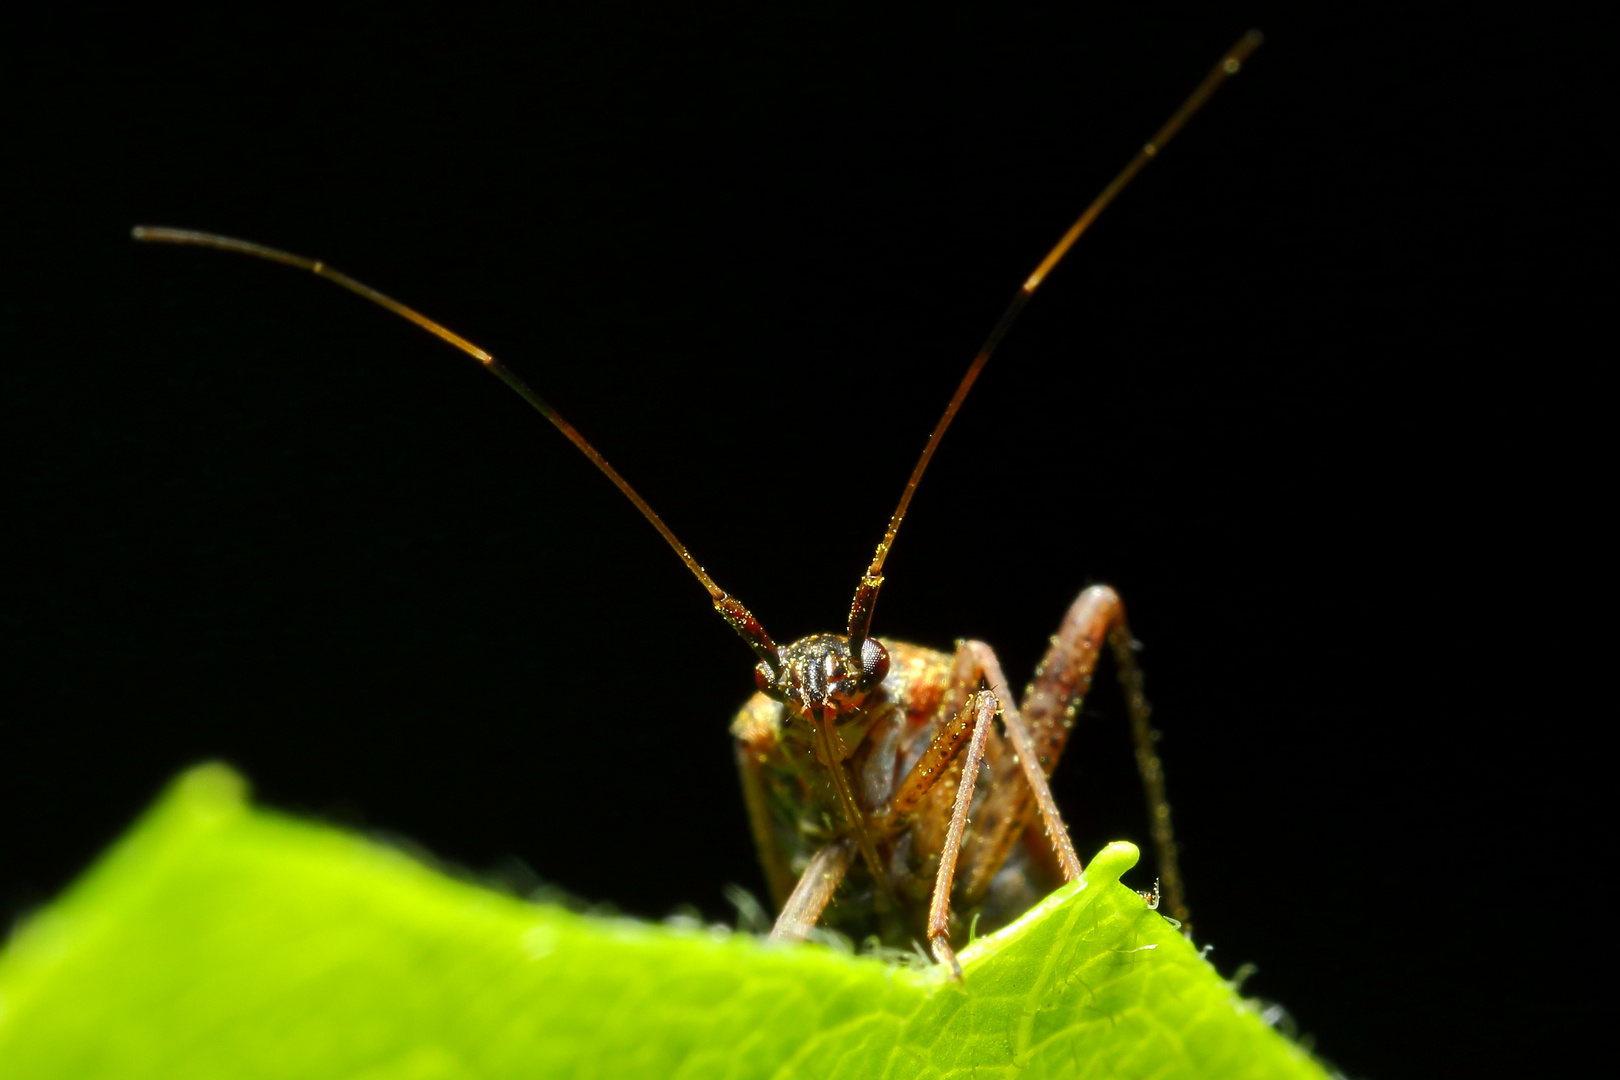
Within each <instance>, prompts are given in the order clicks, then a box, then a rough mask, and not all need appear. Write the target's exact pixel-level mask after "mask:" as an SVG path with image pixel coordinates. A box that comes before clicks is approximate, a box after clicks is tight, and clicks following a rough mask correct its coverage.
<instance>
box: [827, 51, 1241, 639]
mask: <svg viewBox="0 0 1620 1080" xmlns="http://www.w3.org/2000/svg"><path fill="white" fill-rule="evenodd" d="M1263 40H1264V38H1263V37H1262V35H1261V33H1260V31H1258V30H1250V31H1249V32H1248V33H1246V34H1244V35H1243V36H1242V37H1241V38H1239V39H1238V42H1237V44H1236V45H1233V46H1232V48H1231V49H1229V50H1227V52H1226V55H1224V56H1222V57H1221V58H1220V60H1219V61H1217V62H1216V64H1215V66H1214V67H1213V68H1211V69H1210V72H1209V74H1208V75H1206V76H1204V81H1203V82H1201V83H1199V84H1198V88H1197V89H1196V90H1194V91H1193V92H1192V93H1191V94H1190V95H1189V96H1188V98H1187V100H1186V101H1184V102H1182V103H1181V107H1180V108H1179V109H1177V110H1176V111H1175V112H1174V113H1172V114H1171V116H1170V119H1168V120H1166V121H1165V122H1164V126H1163V127H1161V128H1159V130H1158V131H1157V132H1155V133H1154V135H1153V138H1151V139H1149V140H1148V141H1147V142H1146V143H1145V144H1143V146H1142V148H1141V149H1140V150H1138V151H1137V152H1136V156H1135V157H1133V158H1131V160H1130V162H1129V163H1128V164H1127V165H1126V166H1125V167H1124V168H1123V169H1121V170H1120V171H1119V173H1118V175H1116V176H1115V177H1114V178H1113V179H1112V180H1111V181H1109V183H1108V186H1107V187H1105V188H1103V190H1102V194H1100V195H1098V196H1097V197H1096V198H1095V199H1093V200H1092V201H1091V205H1090V206H1088V207H1086V209H1085V212H1084V213H1083V214H1081V215H1080V216H1079V218H1077V219H1076V220H1075V223H1074V224H1073V225H1071V226H1069V231H1068V232H1066V233H1064V234H1063V239H1061V240H1059V241H1058V242H1057V244H1056V246H1054V247H1053V248H1052V250H1051V251H1049V252H1047V253H1046V258H1044V259H1042V260H1041V263H1040V265H1039V266H1037V267H1036V268H1035V271H1034V273H1032V274H1030V275H1029V277H1028V278H1027V279H1026V280H1025V281H1024V284H1023V286H1022V287H1021V288H1020V289H1019V290H1018V292H1017V294H1016V295H1015V296H1014V297H1013V298H1012V303H1010V304H1008V305H1007V310H1006V311H1004V312H1002V314H1001V318H1000V319H999V320H997V322H996V325H995V326H994V327H992V328H991V330H990V336H989V337H987V338H985V339H984V344H983V345H981V346H979V352H978V355H976V356H975V357H974V358H973V363H971V364H969V365H968V369H967V374H965V375H963V376H962V381H961V382H960V383H959V384H957V387H956V393H955V394H952V395H951V400H950V403H949V404H948V405H946V406H945V413H944V415H943V416H941V417H940V419H939V423H938V424H935V425H934V431H933V433H932V434H931V435H929V436H928V443H927V445H926V446H924V447H923V451H922V456H921V457H919V458H918V459H917V464H916V467H915V468H913V469H912V470H911V478H910V479H909V480H907V481H906V486H905V490H903V491H902V492H901V493H900V504H899V505H898V506H896V507H895V510H894V514H893V516H892V517H890V518H889V528H888V531H887V532H885V533H884V534H883V541H882V542H881V543H879V544H878V546H877V551H876V553H875V554H873V556H872V562H871V564H870V565H869V566H867V568H866V573H865V574H863V575H861V583H860V584H859V585H858V586H856V588H855V598H854V599H853V600H852V601H851V602H850V605H849V649H850V655H851V656H859V655H861V645H862V643H863V642H864V641H865V640H866V637H867V635H868V633H869V631H870V629H871V625H872V609H873V608H874V607H875V606H876V605H877V594H878V589H879V588H881V587H882V585H883V563H884V560H885V559H887V558H888V557H889V549H890V548H892V547H893V546H894V537H895V534H896V533H898V532H899V531H900V522H901V520H902V519H903V518H904V517H905V516H906V510H907V509H908V508H910V506H911V496H912V495H913V494H915V493H916V491H917V483H918V482H919V481H920V480H921V479H922V475H923V473H924V472H926V471H927V469H928V463H929V462H930V461H931V460H933V457H934V449H935V448H936V447H937V446H939V440H940V439H941V438H943V437H944V435H945V431H946V429H947V428H949V427H950V426H951V421H952V420H954V419H955V418H956V413H957V410H958V409H960V408H961V407H962V401H963V399H964V398H966V397H967V395H968V391H969V390H971V389H973V384H974V382H975V381H977V379H978V378H979V372H980V371H982V370H983V369H984V365H985V362H986V361H987V360H989V359H990V354H991V353H993V352H995V350H996V346H998V345H1000V344H1001V339H1002V338H1004V337H1006V336H1007V331H1008V329H1010V328H1011V327H1012V324H1013V323H1014V322H1015V321H1017V319H1018V316H1019V314H1020V313H1021V312H1022V311H1023V310H1024V305H1025V304H1027V303H1029V298H1030V297H1031V296H1032V295H1033V294H1034V292H1035V290H1036V288H1037V287H1039V286H1040V284H1041V282H1042V281H1044V280H1045V279H1046V276H1047V275H1048V274H1050V273H1051V272H1052V268H1053V267H1055V266H1056V265H1057V264H1058V262H1059V261H1060V260H1061V259H1062V258H1063V256H1065V255H1067V254H1068V253H1069V249H1070V248H1071V247H1073V246H1074V242H1075V241H1076V240H1078V239H1080V234H1081V233H1083V232H1085V231H1086V230H1087V229H1088V228H1090V227H1091V223H1092V222H1093V221H1095V220H1097V215H1099V214H1101V213H1102V212H1103V210H1104V209H1105V208H1106V207H1107V206H1108V204H1109V203H1111V202H1113V201H1114V196H1116V195H1118V194H1119V193H1120V191H1121V190H1123V189H1124V187H1125V185H1126V184H1128V183H1130V182H1131V179H1132V178H1133V177H1134V176H1135V175H1136V174H1137V173H1139V172H1141V171H1142V166H1144V165H1146V164H1147V163H1148V162H1149V161H1151V160H1153V158H1155V157H1157V156H1158V153H1159V151H1160V150H1163V149H1164V146H1165V144H1166V143H1168V142H1169V141H1170V140H1171V139H1172V138H1173V137H1174V136H1175V134H1176V132H1178V131H1180V130H1181V127H1182V125H1183V124H1185V123H1186V122H1187V120H1188V118H1189V117H1191V116H1192V114H1193V113H1195V112H1197V111H1198V110H1199V108H1200V107H1201V106H1202V105H1203V104H1204V102H1205V101H1207V100H1208V99H1209V96H1210V95H1211V94H1213V93H1214V92H1215V89H1216V88H1217V87H1218V86H1220V85H1221V83H1223V82H1225V81H1226V79H1227V78H1228V77H1230V76H1232V75H1236V74H1237V73H1238V71H1239V70H1240V69H1241V68H1242V67H1243V62H1244V61H1245V60H1247V59H1248V58H1249V54H1250V53H1252V52H1254V50H1255V49H1258V48H1259V47H1260V43H1261V41H1263Z"/></svg>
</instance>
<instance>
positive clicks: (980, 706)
mask: <svg viewBox="0 0 1620 1080" xmlns="http://www.w3.org/2000/svg"><path fill="white" fill-rule="evenodd" d="M996 712H997V702H996V695H994V694H992V693H989V692H987V691H984V690H981V691H979V692H978V693H976V694H974V695H973V697H971V698H969V699H968V702H967V704H966V705H965V706H964V707H963V709H962V712H961V714H960V715H959V716H958V720H960V719H961V718H962V717H964V716H972V717H973V738H972V739H970V740H969V741H968V745H967V756H966V757H965V758H964V759H963V760H962V777H961V780H959V781H958V782H957V785H956V802H955V804H954V805H953V806H952V807H951V825H950V829H949V830H948V831H947V832H946V834H945V847H944V849H943V850H942V851H941V852H940V854H939V872H938V874H937V875H936V876H935V878H934V895H933V898H932V900H930V901H929V904H928V944H929V946H930V948H932V949H933V952H934V959H935V960H938V961H939V962H940V963H941V964H944V965H945V966H946V967H947V968H949V970H950V972H951V976H952V977H953V978H955V979H956V980H957V981H958V982H960V981H961V979H962V965H960V964H958V963H957V962H956V951H955V950H954V949H952V948H951V888H952V886H953V885H954V884H955V883H956V857H957V855H958V854H959V853H960V852H961V850H962V833H963V831H964V830H965V829H966V828H967V822H968V808H969V807H970V806H972V805H973V786H974V784H975V783H976V782H977V781H978V779H979V764H980V762H982V761H983V760H984V744H985V740H986V739H988V738H989V737H990V729H991V726H992V721H994V720H995V718H996Z"/></svg>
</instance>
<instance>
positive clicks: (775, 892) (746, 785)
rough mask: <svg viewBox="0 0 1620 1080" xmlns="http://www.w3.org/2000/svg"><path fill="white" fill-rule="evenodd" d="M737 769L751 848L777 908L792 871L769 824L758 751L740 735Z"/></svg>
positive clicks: (781, 904) (790, 884) (784, 899)
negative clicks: (752, 840) (752, 845)
mask: <svg viewBox="0 0 1620 1080" xmlns="http://www.w3.org/2000/svg"><path fill="white" fill-rule="evenodd" d="M737 770H738V772H739V773H740V774H741V775H742V787H743V801H744V802H745V803H747V805H748V823H749V825H750V826H752V828H753V833H754V850H755V851H757V852H759V861H760V865H761V866H762V867H763V869H764V871H765V881H766V883H767V884H768V885H769V886H770V889H771V901H772V902H773V903H774V904H775V905H776V908H777V910H778V911H780V910H782V908H783V907H784V905H786V904H787V900H788V896H789V895H791V894H792V892H793V871H792V870H791V869H790V868H789V867H788V863H787V858H786V856H785V855H784V854H783V852H782V846H781V845H780V844H779V843H777V839H776V835H775V833H774V832H773V831H772V827H771V798H770V792H769V789H768V787H767V784H766V781H765V778H764V776H763V775H762V770H763V764H762V763H761V760H760V757H759V755H758V752H757V751H755V750H754V748H753V747H751V746H750V745H748V743H747V742H746V741H745V740H743V739H738V741H737Z"/></svg>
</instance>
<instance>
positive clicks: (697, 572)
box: [130, 225, 781, 672]
mask: <svg viewBox="0 0 1620 1080" xmlns="http://www.w3.org/2000/svg"><path fill="white" fill-rule="evenodd" d="M130 233H131V235H132V236H134V238H135V239H136V240H145V241H149V242H154V243H163V244H190V245H192V246H195V247H207V248H216V249H218V250H220V251H234V252H236V253H238V254H240V255H251V256H253V257H254V258H258V259H266V260H268V261H270V262H276V263H281V264H283V265H285V266H291V267H295V268H297V269H299V270H308V271H309V272H310V273H312V274H314V275H315V276H316V277H323V278H325V279H326V280H328V281H330V282H333V283H334V284H337V285H341V286H343V288H345V289H348V290H349V291H350V292H352V293H355V294H357V295H359V296H363V297H365V298H366V299H367V300H370V301H371V302H372V303H374V304H377V305H378V306H380V307H385V308H387V309H388V310H389V311H392V312H393V313H394V314H395V315H398V316H400V317H401V318H403V319H408V320H410V321H411V322H413V323H415V324H416V325H417V326H420V327H421V328H422V329H424V330H426V331H427V332H428V333H430V334H433V335H435V336H437V337H439V338H442V339H443V340H445V341H447V342H449V343H450V344H451V345H454V346H455V347H456V348H458V349H460V350H461V351H462V352H464V353H466V354H467V355H468V356H470V357H472V358H473V359H474V360H477V361H478V362H479V363H480V364H482V365H483V366H484V370H486V371H488V372H489V373H490V374H492V375H494V376H495V377H496V378H498V379H500V380H501V381H502V382H504V383H505V384H506V385H507V386H510V387H511V388H512V389H513V390H516V391H517V392H518V395H519V396H521V397H522V398H523V400H524V401H527V402H528V403H529V404H530V405H533V406H534V408H535V410H536V411H537V412H539V414H540V415H541V416H543V417H545V418H546V419H547V420H549V421H551V423H552V426H553V427H555V428H556V429H557V430H558V431H560V432H562V433H563V435H564V436H565V437H566V438H567V439H568V441H569V442H571V443H573V444H574V445H575V446H577V447H579V450H580V453H582V454H584V455H585V456H586V457H587V458H589V459H590V462H591V464H592V465H595V466H596V467H597V468H598V469H600V470H601V471H602V475H603V476H606V477H607V478H608V479H609V480H611V481H612V482H613V486H614V487H616V488H618V489H619V490H620V491H621V492H623V493H624V497H625V498H627V499H629V500H630V501H631V503H633V504H634V505H635V508H636V509H637V510H640V511H641V516H642V517H644V518H646V519H647V521H648V523H649V524H651V525H652V527H653V528H655V529H657V530H658V535H659V536H662V537H663V538H664V542H665V543H667V544H668V545H669V546H670V548H671V549H673V550H674V552H675V554H676V556H678V557H679V558H680V560H681V562H683V563H685V564H686V568H687V569H688V570H690V571H692V575H693V576H694V577H696V578H697V579H698V581H699V582H700V583H701V584H702V585H703V587H704V588H705V589H706V590H708V593H709V599H710V600H711V601H712V602H713V604H714V607H715V610H716V611H718V612H719V613H720V616H721V618H723V619H725V620H726V622H728V623H730V624H731V628H732V629H733V630H735V631H737V633H738V635H740V636H741V637H742V639H743V640H744V641H746V642H747V643H748V646H749V648H751V649H753V650H754V653H755V654H756V655H757V656H758V657H759V658H760V659H761V660H763V661H765V663H766V664H767V665H769V667H770V669H771V671H773V672H775V671H776V670H777V666H778V665H779V664H780V663H781V660H780V658H779V657H778V656H777V654H776V645H775V644H774V643H773V642H772V641H771V639H770V635H768V634H767V633H765V628H764V627H763V626H761V625H760V624H759V620H758V619H756V618H754V616H753V614H752V613H751V612H749V610H748V609H747V608H746V607H744V606H743V605H742V604H741V602H739V601H738V600H736V599H735V598H734V597H732V596H730V595H729V594H728V593H727V592H726V591H725V590H724V589H722V588H720V586H718V585H716V584H715V583H714V579H713V578H711V577H710V576H709V575H708V572H707V571H705V570H704V569H703V567H702V566H700V565H699V564H698V561H697V560H696V559H695V558H693V557H692V553H691V552H690V551H688V550H687V549H686V545H685V544H683V543H681V542H680V540H679V539H678V538H677V537H676V536H675V533H674V532H673V531H672V530H671V529H670V527H669V526H668V525H665V524H664V519H663V518H661V517H659V516H658V514H657V512H656V511H654V510H653V508H652V507H651V506H649V505H648V504H647V500H646V499H643V498H642V497H641V495H640V494H639V493H637V491H636V489H635V488H633V487H631V486H630V482H629V481H628V480H626V479H625V478H624V477H622V476H620V475H619V471H618V470H617V469H615V468H614V467H613V466H612V465H609V464H608V461H607V459H606V458H604V457H603V456H602V455H601V454H600V453H598V452H597V449H596V447H594V446H592V445H591V444H590V443H589V442H587V441H586V439H585V436H583V435H581V434H580V433H579V431H578V430H577V429H576V428H575V427H574V425H572V424H570V423H569V422H568V421H567V420H564V419H563V418H562V416H561V414H559V413H558V412H557V410H556V409H553V408H552V407H551V406H550V405H549V404H548V403H547V402H546V400H545V399H544V398H542V397H541V396H540V395H539V394H537V393H535V392H534V389H533V388H532V387H530V386H529V384H528V383H526V382H524V381H523V380H522V379H520V378H518V377H517V375H516V374H515V373H514V372H513V371H512V370H511V369H510V368H508V367H507V366H506V365H505V364H503V363H501V362H500V361H499V360H497V359H495V357H493V356H491V355H490V354H489V353H487V352H485V351H484V350H483V349H480V348H479V347H478V346H477V345H474V344H473V343H472V342H470V341H468V340H467V339H466V338H464V337H462V336H461V335H460V334H458V333H456V332H455V331H453V330H450V329H448V328H447V327H444V326H441V325H439V324H438V323H436V322H434V321H433V320H432V319H430V318H428V317H427V316H426V315H423V314H421V313H420V312H417V311H414V310H412V309H411V308H408V307H406V306H405V305H404V304H402V303H400V302H399V301H398V300H395V299H394V298H393V297H390V296H386V295H384V294H383V293H380V292H378V291H377V290H376V289H373V288H372V287H371V286H370V285H367V284H365V283H363V282H360V281H356V280H355V279H354V278H352V277H350V276H349V275H347V274H344V273H342V272H340V271H337V270H334V269H332V268H331V267H330V266H327V265H326V264H325V263H323V262H321V261H320V260H318V259H306V258H305V257H304V256H302V255H294V254H291V253H290V252H286V251H278V250H277V249H275V248H272V247H265V246H264V245H263V244H254V243H250V242H248V241H246V240H236V239H233V238H232V237H229V236H219V235H216V234H214V233H206V232H195V231H193V230H191V229H167V228H161V227H154V226H150V225H137V226H135V228H134V229H132V230H131V231H130Z"/></svg>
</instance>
